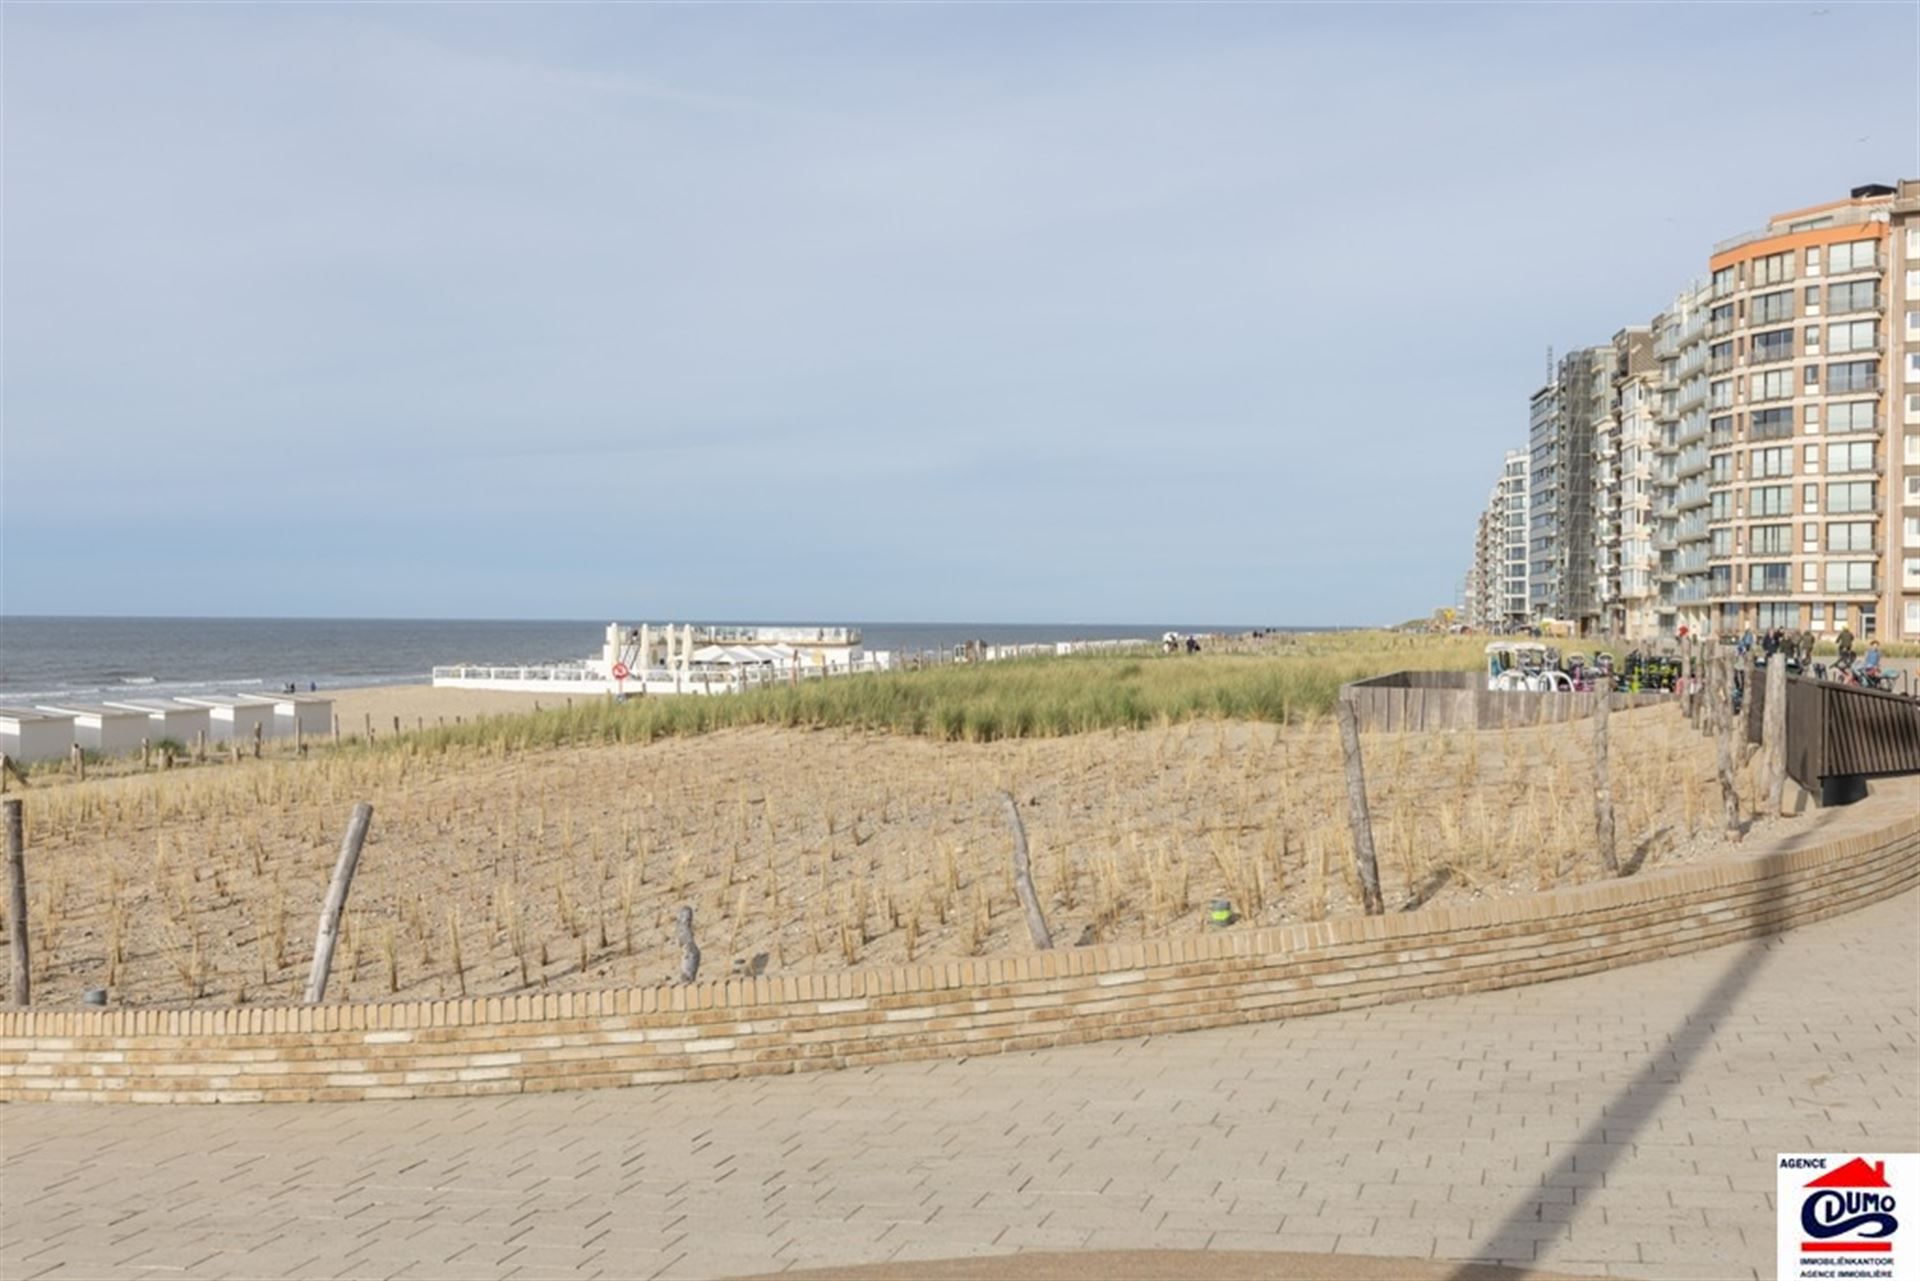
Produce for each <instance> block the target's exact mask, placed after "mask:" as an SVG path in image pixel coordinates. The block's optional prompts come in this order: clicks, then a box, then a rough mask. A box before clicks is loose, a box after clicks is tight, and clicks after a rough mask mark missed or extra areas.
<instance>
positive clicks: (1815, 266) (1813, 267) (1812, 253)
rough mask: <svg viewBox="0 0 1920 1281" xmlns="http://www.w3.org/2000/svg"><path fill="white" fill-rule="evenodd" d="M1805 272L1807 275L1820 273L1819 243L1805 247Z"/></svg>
mask: <svg viewBox="0 0 1920 1281" xmlns="http://www.w3.org/2000/svg"><path fill="white" fill-rule="evenodd" d="M1807 274H1808V275H1809V276H1817V275H1819V274H1820V246H1819V245H1810V246H1808V248H1807Z"/></svg>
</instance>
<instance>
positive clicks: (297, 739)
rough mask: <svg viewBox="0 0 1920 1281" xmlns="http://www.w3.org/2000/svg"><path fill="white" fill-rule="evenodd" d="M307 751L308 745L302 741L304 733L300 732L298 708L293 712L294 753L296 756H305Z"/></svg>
mask: <svg viewBox="0 0 1920 1281" xmlns="http://www.w3.org/2000/svg"><path fill="white" fill-rule="evenodd" d="M306 751H307V745H306V743H305V742H303V741H302V735H301V733H300V713H299V711H298V710H297V709H296V710H295V712H294V714H293V754H294V755H295V756H304V755H305V754H306Z"/></svg>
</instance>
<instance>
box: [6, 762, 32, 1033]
mask: <svg viewBox="0 0 1920 1281" xmlns="http://www.w3.org/2000/svg"><path fill="white" fill-rule="evenodd" d="M6 811H7V936H8V940H9V942H10V943H11V944H12V948H13V1003H14V1004H15V1005H19V1006H26V1005H30V1004H32V1003H33V967H32V964H31V958H30V957H29V956H28V955H27V934H28V929H27V862H26V844H27V840H26V829H25V826H24V825H23V824H22V823H21V821H20V802H19V800H18V799H17V798H16V799H11V800H8V801H7V802H6Z"/></svg>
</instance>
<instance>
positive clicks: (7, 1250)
mask: <svg viewBox="0 0 1920 1281" xmlns="http://www.w3.org/2000/svg"><path fill="white" fill-rule="evenodd" d="M1917 939H1920V893H1909V894H1906V895H1903V896H1902V897H1900V898H1899V899H1897V900H1894V901H1892V902H1889V903H1886V904H1882V905H1880V906H1877V907H1875V908H1872V909H1870V910H1867V911H1864V912H1859V913H1855V914H1853V915H1849V916H1845V917H1841V918H1839V919H1836V920H1831V921H1826V922H1822V923H1820V924H1818V925H1814V926H1811V927H1808V928H1806V929H1803V930H1799V931H1795V932H1793V933H1791V934H1787V935H1784V936H1780V937H1777V938H1774V939H1770V940H1765V941H1760V942H1755V943H1752V944H1743V945H1736V946H1733V947H1729V948H1723V949H1720V950H1718V951H1713V952H1708V953H1703V954H1700V955H1696V956H1692V957H1686V958H1683V959H1680V960H1672V961H1661V962H1655V963H1652V964H1649V965H1643V966H1636V967H1633V968H1630V969H1626V970H1621V971H1617V972H1615V973H1612V974H1604V975H1598V976H1594V977H1591V978H1584V979H1576V980H1571V981H1568V982H1562V983H1556V984H1549V985H1545V986H1540V987H1530V988H1521V989H1518V990H1515V991H1510V992H1498V993H1489V994H1483V995H1477V996H1470V997H1462V998H1457V999H1450V1000H1438V1001H1427V1002H1422V1003H1418V1004H1412V1005H1398V1006H1387V1007H1384V1008H1380V1009H1376V1010H1371V1011H1365V1012H1358V1013H1352V1014H1337V1015H1328V1016H1324V1017H1320V1018H1312V1019H1303V1020H1297V1021H1293V1022H1289V1023H1277V1024H1266V1025H1260V1026H1254V1027H1247V1028H1236V1029H1230V1030H1225V1031H1219V1032H1200V1033H1193V1034H1189V1035H1185V1036H1176V1037H1171V1038H1163V1039H1158V1040H1152V1041H1149V1042H1144V1043H1143V1042H1139V1041H1128V1042H1114V1043H1108V1044H1103V1045H1095V1046H1087V1047H1078V1048H1072V1049H1061V1050H1051V1051H1045V1052H1041V1053H1035V1054H1019V1055H1010V1056H1001V1057H993V1058H985V1059H976V1060H972V1061H964V1062H941V1063H935V1064H902V1065H893V1066H887V1067H880V1068H874V1069H870V1070H863V1071H855V1072H840V1073H822V1074H814V1075H806V1076H791V1077H779V1078H771V1079H765V1080H759V1081H741V1082H721V1083H713V1084H704V1085H678V1086H664V1087H658V1088H646V1089H631V1090H619V1091H604V1092H592V1093H580V1094H568V1095H549V1096H530V1097H509V1098H499V1099H486V1100H458V1101H416V1102H404V1103H391V1104H374V1103H362V1104H344V1105H316V1106H297V1105H282V1106H254V1107H149V1108H134V1107H125V1106H78V1107H76V1106H51V1105H34V1106H25V1105H16V1106H12V1107H7V1108H4V1109H0V1142H3V1146H4V1158H3V1160H4V1164H0V1178H3V1179H4V1182H0V1212H3V1214H4V1219H3V1221H0V1229H3V1230H4V1231H3V1234H0V1277H4V1278H6V1279H7V1281H27V1279H28V1278H34V1277H157V1276H176V1275H184V1276H189V1277H216V1276H253V1277H257V1276H289V1277H335V1276H352V1277H389V1276H406V1277H416V1278H447V1279H448V1281H456V1279H458V1278H465V1277H496V1276H500V1277H505V1276H511V1277H569V1278H576V1277H579V1278H584V1277H592V1276H605V1277H653V1276H659V1277H697V1276H704V1277H711V1276H724V1275H729V1274H742V1273H754V1272H770V1271H778V1270H781V1269H784V1268H789V1267H796V1268H806V1267H820V1266H824V1265H832V1264H850V1263H861V1262H869V1263H870V1262H880V1261H896V1262H904V1261H906V1260H911V1259H927V1258H942V1257H952V1256H959V1255H969V1254H993V1253H1008V1252H1012V1251H1016V1250H1022V1249H1032V1250H1048V1251H1058V1250H1137V1249H1166V1250H1184V1249H1209V1250H1217V1251H1293V1252H1308V1253H1327V1254H1336V1255H1344V1254H1361V1255H1376V1256H1390V1257H1401V1258H1406V1257H1420V1258H1436V1259H1479V1260H1485V1261H1490V1262H1491V1261H1505V1262H1512V1263H1521V1264H1537V1265H1538V1266H1540V1267H1542V1268H1548V1269H1552V1270H1553V1271H1555V1272H1561V1273H1577V1274H1613V1275H1624V1276H1645V1277H1715V1278H1721V1277H1736V1276H1771V1275H1772V1272H1773V1230H1774V1220H1773V1207H1772V1204H1771V1201H1772V1187H1773V1178H1774V1176H1773V1169H1772V1163H1771V1162H1772V1157H1773V1154H1774V1153H1775V1152H1777V1151H1783V1150H1787V1151H1791V1150H1809V1149H1810V1150H1817V1151H1818V1150H1839V1149H1846V1148H1852V1147H1856V1146H1857V1147H1861V1148H1866V1149H1876V1150H1896V1151H1898V1150H1906V1151H1912V1150H1916V1149H1920V1045H1917V1044H1916V1027H1917V1026H1920V1015H1917V1014H1916V1009H1917V1007H1920V943H1917V941H1916V940H1917Z"/></svg>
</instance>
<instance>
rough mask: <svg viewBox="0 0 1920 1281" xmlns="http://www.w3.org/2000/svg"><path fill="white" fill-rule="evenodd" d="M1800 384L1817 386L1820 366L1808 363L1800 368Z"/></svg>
mask: <svg viewBox="0 0 1920 1281" xmlns="http://www.w3.org/2000/svg"><path fill="white" fill-rule="evenodd" d="M1800 385H1801V386H1802V387H1818V386H1819V385H1820V366H1818V365H1808V366H1807V367H1806V368H1805V369H1803V370H1801V371H1800Z"/></svg>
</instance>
